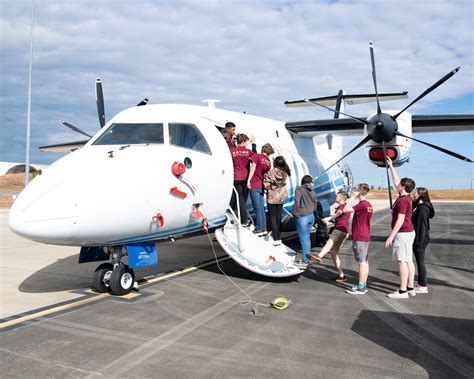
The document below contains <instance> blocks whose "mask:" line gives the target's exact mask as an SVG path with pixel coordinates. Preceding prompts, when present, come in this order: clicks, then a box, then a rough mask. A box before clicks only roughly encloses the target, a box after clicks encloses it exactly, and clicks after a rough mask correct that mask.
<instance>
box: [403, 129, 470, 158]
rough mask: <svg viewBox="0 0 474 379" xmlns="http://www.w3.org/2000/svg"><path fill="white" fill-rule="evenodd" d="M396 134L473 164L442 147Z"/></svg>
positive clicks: (462, 156)
mask: <svg viewBox="0 0 474 379" xmlns="http://www.w3.org/2000/svg"><path fill="white" fill-rule="evenodd" d="M395 134H396V135H397V136H400V137H405V138H409V139H412V140H413V141H416V142H419V143H422V144H423V145H426V146H429V147H432V148H433V149H436V150H439V151H441V152H443V153H445V154H448V155H451V156H452V157H454V158H458V159H461V160H463V161H466V162H469V163H472V159H469V158H468V157H465V156H464V155H461V154H458V153H455V152H454V151H451V150H448V149H445V148H442V147H440V146H436V145H433V144H431V143H428V142H425V141H421V140H419V139H416V138H413V137H408V136H406V135H405V134H402V133H400V132H395Z"/></svg>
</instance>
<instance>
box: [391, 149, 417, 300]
mask: <svg viewBox="0 0 474 379" xmlns="http://www.w3.org/2000/svg"><path fill="white" fill-rule="evenodd" d="M386 159H387V164H388V167H390V171H391V173H392V179H393V184H394V186H395V187H396V189H397V192H398V193H399V195H400V197H399V198H398V199H397V201H395V204H393V209H392V230H391V232H390V235H389V236H388V238H387V241H385V247H390V246H392V245H393V250H392V259H393V260H396V261H398V271H399V272H400V289H398V290H397V291H395V292H394V293H389V294H388V295H387V296H388V297H390V298H392V299H408V297H410V296H415V295H416V293H415V291H414V283H415V265H414V264H413V241H414V240H415V232H414V229H413V224H412V221H411V213H412V212H411V207H412V199H411V196H410V194H411V193H412V192H413V190H414V189H415V181H414V180H413V179H410V178H402V179H399V178H398V175H397V172H396V171H395V167H393V163H392V160H391V159H390V158H389V157H386Z"/></svg>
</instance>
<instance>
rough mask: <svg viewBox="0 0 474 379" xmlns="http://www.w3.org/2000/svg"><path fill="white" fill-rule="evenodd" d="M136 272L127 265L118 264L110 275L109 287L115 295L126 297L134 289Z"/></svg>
mask: <svg viewBox="0 0 474 379" xmlns="http://www.w3.org/2000/svg"><path fill="white" fill-rule="evenodd" d="M133 283H135V272H134V271H133V269H131V268H129V267H128V266H126V265H123V264H121V263H120V264H118V265H117V266H116V267H115V268H114V270H113V271H112V275H110V281H109V286H110V290H111V291H112V293H113V294H114V295H119V296H120V295H126V294H128V293H130V292H131V291H132V289H133Z"/></svg>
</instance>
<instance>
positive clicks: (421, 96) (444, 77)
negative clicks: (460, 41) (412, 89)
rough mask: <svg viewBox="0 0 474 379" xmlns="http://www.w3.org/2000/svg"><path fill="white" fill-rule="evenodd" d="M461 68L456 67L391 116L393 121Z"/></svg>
mask: <svg viewBox="0 0 474 379" xmlns="http://www.w3.org/2000/svg"><path fill="white" fill-rule="evenodd" d="M460 68H461V67H457V68H455V69H454V70H452V71H450V72H448V73H447V74H446V75H444V76H443V77H442V78H441V79H440V80H438V81H437V82H436V83H435V84H433V85H432V86H431V87H430V88H428V89H427V90H426V91H425V92H423V93H422V94H421V95H420V96H418V97H417V98H416V99H415V100H413V101H412V102H411V103H410V104H408V105H407V106H406V107H405V108H403V109H402V110H401V111H400V112H398V113H397V114H396V115H395V116H393V119H394V120H396V119H397V117H398V116H400V115H401V114H402V113H403V112H405V111H406V110H407V109H408V108H410V107H411V106H412V105H413V104H415V103H416V102H417V101H418V100H420V99H422V98H424V97H425V96H426V95H428V94H429V93H430V92H431V91H433V90H434V89H436V88H438V87H439V86H440V85H441V84H443V83H444V82H445V81H446V80H448V79H449V78H451V76H453V75H454V74H455V73H456V72H458V71H459V69H460Z"/></svg>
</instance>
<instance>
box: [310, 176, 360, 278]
mask: <svg viewBox="0 0 474 379" xmlns="http://www.w3.org/2000/svg"><path fill="white" fill-rule="evenodd" d="M332 184H333V187H334V191H335V192H336V193H337V195H336V202H337V205H338V206H337V208H336V212H335V213H334V214H333V215H332V216H330V217H326V218H325V219H323V222H324V223H325V224H327V223H328V222H329V221H331V220H333V221H334V222H335V223H334V230H333V232H332V233H331V235H330V236H329V239H328V241H327V242H326V244H325V245H324V247H323V248H322V249H321V251H320V252H319V254H318V255H317V256H316V255H312V254H311V255H310V256H309V259H311V260H312V261H313V262H316V263H321V262H322V259H323V257H324V256H325V255H326V254H327V253H328V252H330V253H331V258H332V261H333V262H334V266H335V267H336V270H337V273H338V275H337V277H336V278H335V279H334V280H335V281H336V282H338V283H344V282H347V278H346V277H345V276H344V271H342V267H341V260H340V259H339V255H338V253H339V250H340V249H341V247H342V245H343V243H344V241H345V240H346V239H347V235H348V233H349V219H350V218H351V212H344V208H345V206H346V201H347V198H348V195H347V192H343V191H340V192H337V187H336V185H335V184H334V182H332Z"/></svg>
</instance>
